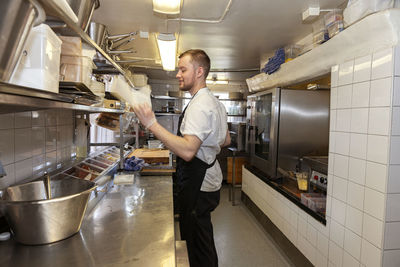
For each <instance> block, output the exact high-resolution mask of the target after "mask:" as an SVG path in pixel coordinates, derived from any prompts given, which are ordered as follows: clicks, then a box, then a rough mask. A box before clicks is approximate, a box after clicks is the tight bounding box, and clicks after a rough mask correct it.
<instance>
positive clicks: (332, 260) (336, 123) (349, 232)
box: [243, 47, 400, 267]
mask: <svg viewBox="0 0 400 267" xmlns="http://www.w3.org/2000/svg"><path fill="white" fill-rule="evenodd" d="M399 66H400V47H395V48H393V49H385V50H382V51H377V52H375V53H373V54H372V55H367V56H365V57H362V58H356V59H354V60H350V61H347V62H344V63H343V64H339V65H337V66H333V67H332V69H331V86H332V88H331V107H330V108H331V116H330V119H331V121H330V126H331V128H330V134H329V137H330V140H329V166H328V176H329V178H328V179H329V182H328V188H327V226H323V225H322V224H321V223H319V222H317V221H316V220H315V219H314V218H312V217H311V216H309V215H307V214H305V213H304V212H303V211H302V210H300V209H299V208H297V207H296V206H294V205H293V204H291V203H290V201H288V200H287V199H285V198H284V197H283V198H282V197H280V195H279V193H277V192H276V191H275V190H274V189H272V188H270V187H269V186H268V185H266V184H264V183H263V182H262V181H260V180H259V179H257V178H256V177H255V176H254V175H252V174H251V173H250V172H248V171H247V170H246V169H244V170H243V191H244V192H246V194H248V195H249V197H250V198H251V199H252V200H253V201H254V202H255V203H256V204H257V205H258V206H259V207H260V208H261V209H262V210H263V211H264V212H265V214H266V215H267V216H268V217H269V218H270V219H271V220H272V222H274V224H275V225H277V226H278V228H279V229H281V231H282V232H283V233H284V234H285V235H286V236H287V237H288V238H289V239H290V240H291V241H292V243H293V244H294V245H296V246H297V248H298V249H299V250H300V251H301V252H302V253H303V254H304V255H305V256H306V257H307V258H308V259H309V260H310V261H311V262H312V263H313V264H314V265H316V266H343V267H347V266H400V241H399V240H400V239H399V236H400V67H399ZM261 190H264V191H263V192H260V191H261ZM285 210H289V213H292V214H294V215H293V216H294V217H296V218H297V222H298V224H297V229H296V228H295V227H294V226H291V225H290V224H289V225H288V224H287V223H284V224H281V222H290V220H291V218H290V217H287V216H285V212H282V211H285ZM280 213H282V214H283V216H280ZM296 215H297V216H296ZM310 227H313V229H315V230H316V232H317V233H316V236H317V242H316V243H315V239H314V237H312V238H307V236H309V235H307V233H308V232H312V231H307V229H309V228H310ZM311 236H315V234H311ZM315 244H316V245H315Z"/></svg>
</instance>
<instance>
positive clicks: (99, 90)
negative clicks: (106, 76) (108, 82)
mask: <svg viewBox="0 0 400 267" xmlns="http://www.w3.org/2000/svg"><path fill="white" fill-rule="evenodd" d="M89 89H90V91H92V92H93V93H94V94H95V95H97V96H99V97H102V98H104V97H105V84H104V83H102V82H98V81H94V80H92V81H91V82H90V87H89Z"/></svg>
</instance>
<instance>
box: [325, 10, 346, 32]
mask: <svg viewBox="0 0 400 267" xmlns="http://www.w3.org/2000/svg"><path fill="white" fill-rule="evenodd" d="M324 19H325V27H326V28H327V30H328V33H329V38H332V37H333V36H335V35H336V34H338V33H339V32H341V31H343V29H344V25H343V10H341V9H333V10H332V11H330V12H328V13H327V14H326V15H325V17H324Z"/></svg>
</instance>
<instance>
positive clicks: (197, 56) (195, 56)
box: [179, 49, 210, 78]
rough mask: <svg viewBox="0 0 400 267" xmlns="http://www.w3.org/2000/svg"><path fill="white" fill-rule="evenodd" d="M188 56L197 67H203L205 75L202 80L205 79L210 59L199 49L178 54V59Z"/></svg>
mask: <svg viewBox="0 0 400 267" xmlns="http://www.w3.org/2000/svg"><path fill="white" fill-rule="evenodd" d="M188 55H189V56H190V57H191V58H192V60H194V61H195V62H196V63H197V64H199V66H201V67H203V69H204V74H205V75H204V78H207V76H208V73H209V72H210V58H209V57H208V55H207V54H206V52H204V51H203V50H201V49H190V50H187V51H185V52H183V53H182V54H180V55H179V58H182V57H184V56H188Z"/></svg>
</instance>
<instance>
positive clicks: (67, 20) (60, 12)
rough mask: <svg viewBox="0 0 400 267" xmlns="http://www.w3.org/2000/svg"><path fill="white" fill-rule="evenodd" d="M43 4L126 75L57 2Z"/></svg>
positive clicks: (44, 0)
mask: <svg viewBox="0 0 400 267" xmlns="http://www.w3.org/2000/svg"><path fill="white" fill-rule="evenodd" d="M40 2H41V4H42V5H43V6H44V7H45V8H50V9H51V10H52V11H53V12H55V13H56V15H57V17H59V18H60V19H61V20H63V21H64V22H65V23H66V24H67V26H68V27H69V28H70V29H71V30H72V31H74V32H75V33H76V34H77V36H79V37H81V38H82V40H84V41H85V42H86V43H88V44H89V45H91V46H92V47H93V48H95V49H96V50H97V51H99V52H100V53H101V54H102V56H103V57H104V58H105V59H107V60H108V61H109V62H110V63H111V65H113V67H114V68H115V69H116V70H117V71H118V72H119V73H121V74H122V75H124V76H125V71H124V70H123V69H122V68H121V66H120V65H118V64H117V63H115V62H114V61H113V60H112V59H111V57H110V56H109V55H108V54H107V53H106V52H105V51H104V50H103V49H101V48H100V46H98V45H97V44H96V43H95V42H94V41H93V40H92V39H91V38H90V37H89V35H87V33H85V32H84V31H83V30H82V29H81V28H80V27H79V26H78V25H77V24H76V23H75V22H73V21H72V20H71V19H70V18H69V17H68V16H67V15H66V14H65V12H64V10H63V9H61V8H60V7H59V6H57V4H55V3H54V2H53V1H46V0H40ZM126 80H127V81H128V83H129V84H130V85H131V86H132V87H134V85H133V84H132V82H131V81H130V80H129V79H126Z"/></svg>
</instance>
